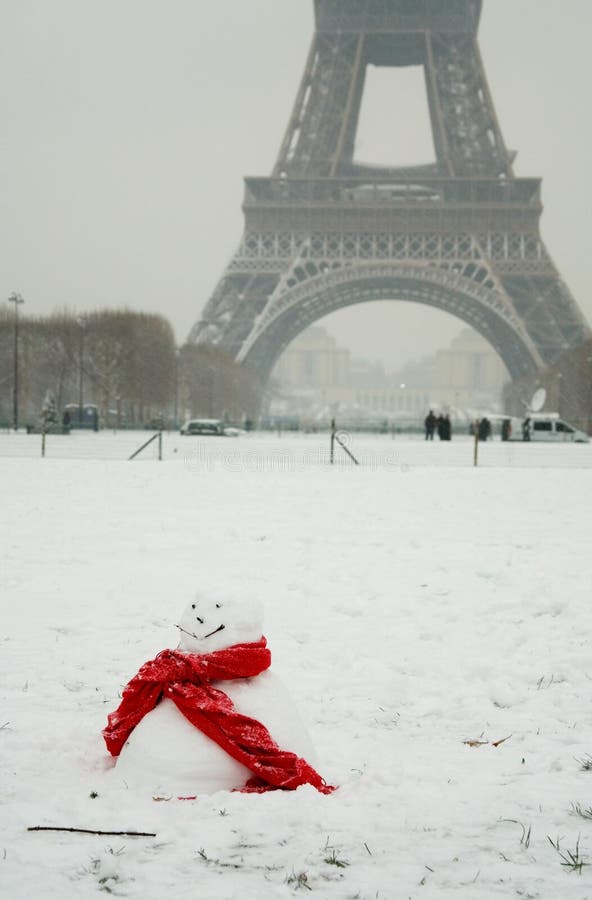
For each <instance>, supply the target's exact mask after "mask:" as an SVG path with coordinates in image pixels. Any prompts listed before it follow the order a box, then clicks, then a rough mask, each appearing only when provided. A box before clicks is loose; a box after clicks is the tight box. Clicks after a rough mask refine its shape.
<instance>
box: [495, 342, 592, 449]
mask: <svg viewBox="0 0 592 900" xmlns="http://www.w3.org/2000/svg"><path fill="white" fill-rule="evenodd" d="M540 387H543V388H545V390H546V393H547V400H546V404H545V409H546V410H549V411H551V412H557V413H559V414H560V416H561V417H562V418H563V419H566V421H568V422H570V423H571V424H572V425H575V426H577V427H578V428H581V429H582V430H583V431H586V432H588V433H589V434H592V340H588V341H585V342H584V343H583V344H580V346H579V347H576V348H575V349H571V350H568V351H567V352H566V353H564V354H563V355H562V356H561V357H560V358H559V359H558V360H557V362H556V363H554V365H552V366H549V367H548V368H547V369H545V370H544V371H543V372H537V373H536V374H534V375H528V376H525V377H524V378H520V379H518V380H517V381H514V382H511V383H510V384H508V385H507V386H506V388H505V391H504V408H505V409H506V411H507V412H508V413H509V414H510V415H515V416H522V415H523V414H524V412H525V409H526V407H527V406H528V403H529V400H530V398H531V397H532V396H533V394H534V392H535V390H537V388H540Z"/></svg>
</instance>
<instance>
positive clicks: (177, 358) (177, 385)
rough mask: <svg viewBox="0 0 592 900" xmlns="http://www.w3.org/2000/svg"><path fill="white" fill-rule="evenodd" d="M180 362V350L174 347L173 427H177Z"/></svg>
mask: <svg viewBox="0 0 592 900" xmlns="http://www.w3.org/2000/svg"><path fill="white" fill-rule="evenodd" d="M180 364H181V350H180V349H179V347H177V348H176V349H175V409H174V411H173V427H174V428H175V430H176V429H177V428H178V427H179V368H180Z"/></svg>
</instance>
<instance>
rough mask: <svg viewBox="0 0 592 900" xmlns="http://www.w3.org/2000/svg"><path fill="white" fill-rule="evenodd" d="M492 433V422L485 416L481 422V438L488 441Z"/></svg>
mask: <svg viewBox="0 0 592 900" xmlns="http://www.w3.org/2000/svg"><path fill="white" fill-rule="evenodd" d="M490 435H491V422H490V421H489V419H488V418H487V416H483V418H482V419H481V421H480V422H479V440H480V441H486V440H487V439H488V438H489V436H490Z"/></svg>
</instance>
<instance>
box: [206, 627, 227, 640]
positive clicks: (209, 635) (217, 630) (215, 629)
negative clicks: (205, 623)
mask: <svg viewBox="0 0 592 900" xmlns="http://www.w3.org/2000/svg"><path fill="white" fill-rule="evenodd" d="M225 628H226V625H218V627H217V628H214V630H213V631H210V633H209V634H204V641H205V639H206V638H209V637H211V636H212V635H213V634H218V632H219V631H224V629H225Z"/></svg>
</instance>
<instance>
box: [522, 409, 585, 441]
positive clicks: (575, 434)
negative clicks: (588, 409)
mask: <svg viewBox="0 0 592 900" xmlns="http://www.w3.org/2000/svg"><path fill="white" fill-rule="evenodd" d="M511 423H512V432H511V435H510V440H511V441H537V442H538V441H547V442H551V441H553V442H555V443H557V442H559V443H567V442H568V441H570V442H574V443H576V444H587V443H588V442H589V440H590V438H589V437H588V435H587V434H586V433H585V432H584V431H580V430H579V429H578V428H575V427H574V426H573V425H569V424H568V423H567V422H564V420H563V419H560V418H559V413H531V414H530V415H529V416H527V417H526V418H525V419H516V418H513V419H511Z"/></svg>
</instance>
